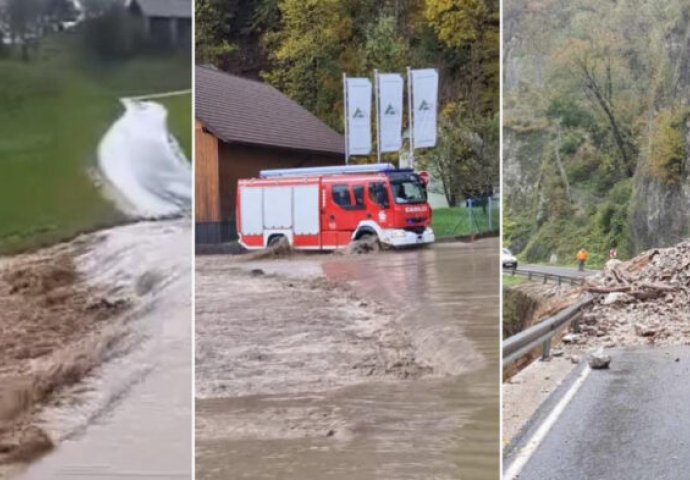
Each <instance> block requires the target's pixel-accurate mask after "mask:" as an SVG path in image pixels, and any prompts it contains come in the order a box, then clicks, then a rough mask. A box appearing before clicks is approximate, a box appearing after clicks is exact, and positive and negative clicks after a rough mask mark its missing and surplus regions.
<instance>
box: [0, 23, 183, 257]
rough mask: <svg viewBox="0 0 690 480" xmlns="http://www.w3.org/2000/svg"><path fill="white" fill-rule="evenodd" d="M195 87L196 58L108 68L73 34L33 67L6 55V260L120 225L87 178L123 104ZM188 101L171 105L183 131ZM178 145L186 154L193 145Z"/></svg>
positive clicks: (2, 102)
mask: <svg viewBox="0 0 690 480" xmlns="http://www.w3.org/2000/svg"><path fill="white" fill-rule="evenodd" d="M190 83H191V74H190V66H189V58H186V59H184V58H176V57H168V58H152V57H141V58H135V59H132V60H128V61H121V62H108V63H104V62H100V61H96V60H94V59H90V58H88V57H87V56H86V55H85V54H83V53H82V49H81V43H80V38H79V37H78V36H76V35H64V36H63V35H58V36H55V37H52V38H48V39H44V41H43V42H42V44H41V49H40V51H39V52H38V54H37V55H36V56H34V57H33V58H32V59H31V60H30V61H29V62H22V61H20V60H14V59H0V132H2V135H1V136H0V254H7V253H13V252H17V251H20V250H25V249H30V248H35V247H38V246H42V245H46V244H50V243H54V242H56V241H60V240H64V239H68V238H70V237H72V236H74V235H75V234H77V233H79V232H82V231H86V230H92V229H95V228H98V227H101V226H105V225H111V224H113V223H116V222H118V221H120V220H121V216H120V214H119V213H118V212H117V211H115V210H114V208H113V207H112V206H111V205H110V204H109V203H108V202H107V201H106V200H104V199H103V198H102V196H101V194H100V192H99V191H98V188H97V187H96V186H95V185H94V182H93V181H92V180H91V179H90V178H89V173H88V172H89V167H93V166H94V165H95V161H96V151H97V147H98V143H99V141H100V139H101V137H102V135H103V134H104V133H105V131H106V130H107V129H108V127H109V126H110V124H111V123H112V122H113V121H114V120H115V119H116V118H117V116H118V115H119V114H120V113H121V106H120V104H119V102H118V99H119V98H120V97H122V96H125V95H137V94H142V93H151V92H159V91H165V90H170V89H184V88H190ZM181 102H182V103H183V102H184V100H182V98H180V99H178V100H176V101H174V102H172V104H173V105H174V112H173V114H172V115H171V122H172V124H173V128H174V129H175V130H176V131H178V132H183V131H184V130H185V128H184V125H183V122H184V116H185V115H187V122H188V127H187V128H186V130H187V131H191V116H190V115H189V110H188V109H186V108H184V106H183V105H180V103H181ZM189 108H191V107H189ZM188 135H191V134H188ZM180 141H181V143H182V144H183V145H184V148H186V151H187V152H189V150H190V148H189V143H190V139H189V138H188V137H185V138H181V139H180Z"/></svg>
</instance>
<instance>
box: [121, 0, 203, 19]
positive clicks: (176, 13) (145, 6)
mask: <svg viewBox="0 0 690 480" xmlns="http://www.w3.org/2000/svg"><path fill="white" fill-rule="evenodd" d="M132 4H137V5H139V8H141V11H142V13H143V14H144V15H146V16H147V17H175V18H192V0H129V2H128V6H131V5H132Z"/></svg>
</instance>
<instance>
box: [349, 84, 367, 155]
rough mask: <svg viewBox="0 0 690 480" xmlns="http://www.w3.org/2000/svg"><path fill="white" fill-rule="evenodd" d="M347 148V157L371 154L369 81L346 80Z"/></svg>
mask: <svg viewBox="0 0 690 480" xmlns="http://www.w3.org/2000/svg"><path fill="white" fill-rule="evenodd" d="M346 82H347V83H346V88H347V139H346V141H347V147H348V154H349V155H369V154H370V153H371V81H370V80H369V79H368V78H347V79H346Z"/></svg>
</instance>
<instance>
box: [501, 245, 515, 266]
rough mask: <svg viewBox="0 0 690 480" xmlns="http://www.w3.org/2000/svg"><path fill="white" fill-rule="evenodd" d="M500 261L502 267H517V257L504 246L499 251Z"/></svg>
mask: <svg viewBox="0 0 690 480" xmlns="http://www.w3.org/2000/svg"><path fill="white" fill-rule="evenodd" d="M501 263H502V264H503V268H512V269H513V270H517V268H518V261H517V258H515V256H514V255H513V254H512V253H511V251H510V250H508V249H507V248H504V249H503V250H502V252H501Z"/></svg>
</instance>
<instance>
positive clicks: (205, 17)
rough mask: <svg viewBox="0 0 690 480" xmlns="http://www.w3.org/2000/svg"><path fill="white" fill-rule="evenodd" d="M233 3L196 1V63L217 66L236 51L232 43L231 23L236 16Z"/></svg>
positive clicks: (219, 0)
mask: <svg viewBox="0 0 690 480" xmlns="http://www.w3.org/2000/svg"><path fill="white" fill-rule="evenodd" d="M232 6H233V4H232V2H227V1H222V0H196V2H195V22H196V30H195V39H194V43H195V46H196V52H195V53H196V62H197V63H200V64H205V63H210V64H214V65H217V64H219V63H220V62H221V60H222V59H223V58H224V57H225V56H227V55H229V54H231V53H232V52H234V51H235V46H234V45H233V44H232V43H230V41H229V40H228V37H229V36H230V33H231V29H230V21H231V19H232V18H233V16H234V13H233V10H232V8H231V7H232Z"/></svg>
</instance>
